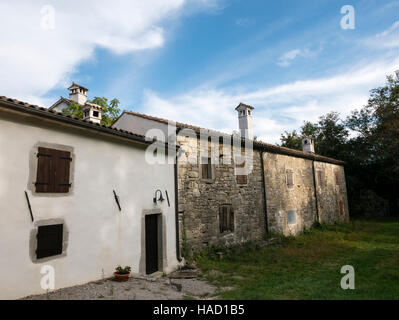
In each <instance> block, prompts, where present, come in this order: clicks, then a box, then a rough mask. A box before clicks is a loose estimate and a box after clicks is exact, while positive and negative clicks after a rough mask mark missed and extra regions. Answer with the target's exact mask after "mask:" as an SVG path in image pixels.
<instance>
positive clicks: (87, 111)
mask: <svg viewBox="0 0 399 320" xmlns="http://www.w3.org/2000/svg"><path fill="white" fill-rule="evenodd" d="M89 114H90V111H89V110H85V115H84V116H85V118H87V117H88V116H89Z"/></svg>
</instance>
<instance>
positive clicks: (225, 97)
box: [142, 59, 399, 143]
mask: <svg viewBox="0 0 399 320" xmlns="http://www.w3.org/2000/svg"><path fill="white" fill-rule="evenodd" d="M397 69H399V59H396V60H395V61H391V60H387V61H385V60H384V61H380V62H376V63H373V64H367V65H366V66H362V67H358V68H356V69H353V70H348V71H347V72H345V73H342V74H335V75H332V76H331V77H326V78H319V79H313V80H306V81H297V82H293V83H288V84H284V85H279V86H276V87H271V88H261V89H258V90H240V91H234V90H223V89H193V90H191V91H190V92H188V93H185V94H182V95H178V96H174V97H170V98H166V97H164V98H163V97H160V96H159V95H158V94H157V93H154V92H151V91H147V92H146V94H145V99H144V104H143V106H142V107H143V108H142V109H143V112H145V113H148V114H151V115H156V116H159V117H164V118H166V119H170V120H174V121H180V122H185V123H189V124H193V125H198V126H201V127H204V128H209V129H215V130H220V131H223V132H226V133H231V132H232V131H233V130H237V127H238V121H237V116H236V112H235V110H234V108H235V107H236V106H237V105H238V103H239V102H245V103H248V104H250V105H252V106H254V107H255V110H254V113H253V117H254V133H255V135H257V136H258V137H259V138H260V139H261V140H263V141H267V142H271V143H277V142H279V137H280V134H281V133H283V132H284V131H285V130H287V131H289V130H293V129H298V128H299V126H301V125H302V123H303V121H304V120H309V121H316V120H317V119H318V117H319V116H321V115H324V114H326V113H327V112H330V111H338V112H340V113H341V115H342V116H346V115H348V114H349V113H350V111H351V110H353V109H355V108H361V107H362V106H363V105H365V104H366V103H367V100H368V97H369V90H370V89H372V88H375V87H376V86H379V85H382V84H383V83H384V82H385V77H386V75H388V74H391V73H392V72H393V71H394V70H397Z"/></svg>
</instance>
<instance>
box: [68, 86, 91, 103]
mask: <svg viewBox="0 0 399 320" xmlns="http://www.w3.org/2000/svg"><path fill="white" fill-rule="evenodd" d="M68 89H69V99H70V100H72V101H74V102H76V103H78V104H81V105H84V104H85V103H86V101H87V91H89V89H87V88H85V87H83V86H81V85H79V84H76V83H75V82H73V83H72V85H71V86H70V87H69V88H68Z"/></svg>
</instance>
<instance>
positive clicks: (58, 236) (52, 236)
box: [36, 224, 64, 259]
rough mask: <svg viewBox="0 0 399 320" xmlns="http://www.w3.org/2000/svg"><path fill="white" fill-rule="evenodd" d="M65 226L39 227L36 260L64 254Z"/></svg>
mask: <svg viewBox="0 0 399 320" xmlns="http://www.w3.org/2000/svg"><path fill="white" fill-rule="evenodd" d="M63 227H64V225H63V224H54V225H48V226H39V227H38V230H37V247H36V258H37V259H42V258H46V257H51V256H57V255H59V254H62V237H63V229H64V228H63Z"/></svg>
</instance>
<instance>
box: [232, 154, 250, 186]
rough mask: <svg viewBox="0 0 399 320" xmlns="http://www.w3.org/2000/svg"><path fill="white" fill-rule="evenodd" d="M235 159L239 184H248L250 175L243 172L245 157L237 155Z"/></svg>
mask: <svg viewBox="0 0 399 320" xmlns="http://www.w3.org/2000/svg"><path fill="white" fill-rule="evenodd" d="M235 160H236V161H235V166H236V173H235V174H236V181H237V184H247V183H248V176H247V175H246V174H243V173H245V157H242V156H240V157H236V158H235Z"/></svg>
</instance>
